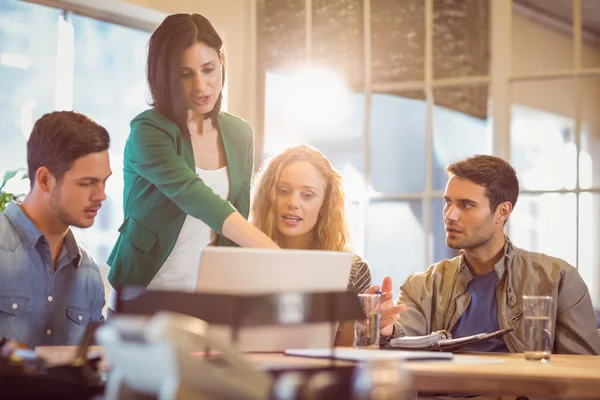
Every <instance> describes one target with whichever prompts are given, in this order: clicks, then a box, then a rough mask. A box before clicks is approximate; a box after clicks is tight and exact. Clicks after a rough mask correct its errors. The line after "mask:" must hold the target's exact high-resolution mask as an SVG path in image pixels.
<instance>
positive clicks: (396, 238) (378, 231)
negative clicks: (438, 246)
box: [366, 200, 426, 297]
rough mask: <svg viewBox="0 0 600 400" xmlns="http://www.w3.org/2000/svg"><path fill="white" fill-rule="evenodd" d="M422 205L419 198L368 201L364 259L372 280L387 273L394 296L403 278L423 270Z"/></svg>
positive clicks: (375, 281)
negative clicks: (416, 199)
mask: <svg viewBox="0 0 600 400" xmlns="http://www.w3.org/2000/svg"><path fill="white" fill-rule="evenodd" d="M424 256H425V243H424V233H423V207H422V202H421V201H420V200H418V201H398V202H390V201H385V202H380V201H377V202H371V203H370V204H369V206H368V211H367V252H366V260H367V263H368V264H369V267H370V268H371V274H372V275H373V283H374V284H381V282H382V281H383V278H385V277H386V276H390V277H391V278H392V283H393V287H394V289H393V292H394V297H396V296H397V295H398V291H399V289H400V286H401V285H402V284H403V283H404V281H405V280H406V278H407V277H408V276H409V275H410V274H412V273H414V272H419V271H424V270H425V267H426V266H425V259H424Z"/></svg>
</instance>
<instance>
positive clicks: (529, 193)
mask: <svg viewBox="0 0 600 400" xmlns="http://www.w3.org/2000/svg"><path fill="white" fill-rule="evenodd" d="M511 3H512V5H513V12H512V14H511V13H510V12H509V9H507V8H506V4H504V2H497V1H481V0H405V1H388V0H369V1H368V2H366V1H363V0H330V1H325V0H266V1H265V2H264V20H263V21H262V26H263V32H262V34H261V36H260V37H261V39H262V43H261V45H262V47H261V48H262V50H263V54H264V62H265V71H264V72H265V74H266V85H265V98H266V101H265V122H264V124H265V126H264V132H265V133H264V135H265V137H264V151H265V155H266V156H269V155H271V154H274V153H278V152H279V151H281V150H283V149H284V148H286V147H288V146H291V145H296V144H301V143H308V144H311V145H314V146H315V147H317V148H318V149H320V150H321V151H323V152H324V153H325V154H326V155H327V156H328V157H329V158H330V159H331V160H332V161H333V163H334V166H336V167H337V168H338V169H339V170H341V171H342V172H343V175H344V179H345V187H346V190H347V197H348V204H349V207H348V208H349V211H348V213H349V215H348V221H349V225H350V229H351V235H352V239H353V246H354V250H355V252H357V253H359V254H361V255H364V256H365V257H366V259H367V261H368V262H369V265H370V266H371V269H372V272H373V277H374V280H375V281H380V280H381V278H383V276H385V275H391V276H392V277H393V279H394V289H395V291H397V288H398V287H399V285H400V284H401V283H402V282H403V280H404V279H405V277H406V276H407V275H408V274H410V273H412V272H415V271H422V270H424V269H425V267H426V266H427V265H430V264H431V263H433V262H436V261H439V260H441V259H443V258H449V257H452V256H453V255H455V254H456V253H455V252H454V251H452V250H450V249H448V248H447V247H446V245H445V242H444V237H445V233H444V226H443V220H442V216H441V212H442V211H441V210H442V201H441V195H442V193H443V190H444V186H445V184H446V182H447V179H446V176H445V173H444V167H445V166H446V165H447V164H448V163H449V162H452V161H455V160H457V159H460V158H463V157H466V156H469V155H473V154H495V155H498V156H500V157H503V158H505V159H510V161H511V163H512V164H513V166H514V167H515V169H516V170H517V173H518V176H519V180H520V183H521V196H520V197H519V201H518V203H517V206H516V208H515V211H514V213H513V215H512V217H511V218H510V220H509V223H508V224H507V227H506V232H507V233H508V234H509V236H510V237H511V238H512V240H513V242H514V243H515V244H516V245H517V246H520V247H523V248H526V249H529V250H532V251H538V252H543V253H546V254H549V255H552V256H556V257H560V258H563V259H565V260H566V261H568V262H569V263H571V264H572V265H574V266H576V267H577V268H578V269H579V271H580V273H581V275H582V277H583V278H584V280H585V281H586V283H587V285H588V287H589V288H590V291H591V294H592V297H593V299H594V301H595V302H597V303H598V304H599V305H600V247H599V246H598V243H600V203H599V201H600V120H599V119H598V113H597V110H598V107H600V31H599V30H598V26H597V23H596V20H595V19H594V17H593V16H594V15H598V14H599V13H600V4H598V2H597V1H596V0H582V1H581V2H570V1H568V0H565V1H562V2H546V1H536V2H535V7H536V8H535V9H533V8H532V6H531V3H533V2H531V1H529V0H511ZM565 3H568V5H567V6H565ZM366 4H368V7H366V6H365V5H366ZM571 4H572V5H573V7H571ZM578 4H581V7H582V9H581V10H578V9H576V7H577V5H578ZM574 7H575V8H574ZM578 13H580V15H581V18H575V19H576V20H579V21H581V26H573V23H572V21H573V19H574V18H573V16H574V15H576V14H578ZM491 19H495V20H496V22H497V23H496V24H495V25H494V26H498V27H503V28H501V29H499V30H497V31H492V29H491V27H492V24H491V23H490V20H491ZM426 21H428V22H429V23H426ZM564 21H567V23H565V22H564ZM568 21H571V22H568ZM507 22H508V23H507ZM549 22H550V23H549ZM259 26H261V25H260V23H259ZM427 27H430V28H427ZM509 27H511V28H512V35H511V32H507V31H508V29H509ZM426 29H431V31H430V32H426ZM576 32H580V33H581V34H575V33H576ZM511 36H512V37H511ZM577 38H581V41H580V42H576V40H577ZM509 41H512V46H509V44H510V43H508V42H509ZM504 49H512V54H511V53H504ZM493 54H497V55H498V56H497V57H496V58H494V57H493ZM494 66H495V68H494ZM511 66H512V68H511ZM303 68H304V71H308V70H310V71H314V70H315V69H316V70H319V69H322V70H326V71H327V74H329V75H328V76H329V78H327V79H326V80H325V81H324V83H323V84H321V83H315V82H312V86H311V85H306V84H302V85H301V87H302V88H303V89H304V90H306V92H307V93H308V94H307V95H305V97H304V98H305V101H304V102H300V103H295V109H294V115H295V117H294V118H291V117H290V116H289V115H287V114H286V113H287V112H288V109H287V107H286V104H283V103H282V102H281V101H280V99H282V98H285V96H286V95H292V94H293V93H294V92H293V91H292V90H290V88H291V87H293V86H294V83H295V82H296V83H297V82H299V81H302V79H305V77H306V75H302V72H300V73H299V72H298V71H299V70H300V71H302V69H303ZM494 71H498V72H494ZM507 71H511V73H512V76H509V75H503V74H505V73H508V72H507ZM299 74H300V76H301V77H303V78H302V79H300V80H298V76H299ZM336 80H337V81H338V82H341V84H340V83H336V84H335V85H331V83H332V82H333V81H336ZM494 82H495V83H494ZM490 83H492V84H496V85H497V86H496V88H500V87H502V86H503V87H504V89H506V91H505V92H503V91H502V90H497V91H496V92H495V94H492V93H491V91H490ZM498 83H499V86H498ZM335 93H338V94H337V95H336V94H335ZM340 93H343V94H342V95H340ZM316 104H318V106H315V105H316ZM311 107H314V108H311ZM495 110H499V111H497V115H494V114H493V112H494V111H495ZM504 110H506V112H504ZM340 116H343V117H340ZM317 117H319V118H321V119H322V120H318V118H317ZM348 191H350V193H348Z"/></svg>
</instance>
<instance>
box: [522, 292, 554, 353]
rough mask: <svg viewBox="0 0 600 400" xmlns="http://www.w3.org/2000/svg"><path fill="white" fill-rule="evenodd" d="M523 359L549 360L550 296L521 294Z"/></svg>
mask: <svg viewBox="0 0 600 400" xmlns="http://www.w3.org/2000/svg"><path fill="white" fill-rule="evenodd" d="M523 319H524V320H525V359H526V360H533V361H547V360H550V354H551V353H552V297H551V296H523Z"/></svg>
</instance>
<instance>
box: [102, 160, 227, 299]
mask: <svg viewBox="0 0 600 400" xmlns="http://www.w3.org/2000/svg"><path fill="white" fill-rule="evenodd" d="M196 174H197V175H198V177H199V178H200V179H202V181H204V184H205V185H206V186H208V187H209V188H211V189H212V191H213V192H215V194H216V195H218V196H220V197H221V198H222V199H227V198H228V197H229V173H228V170H227V167H223V168H219V169H214V170H204V169H200V168H196ZM216 236H217V234H216V232H214V231H213V230H212V229H210V227H209V226H208V225H206V224H205V223H204V222H203V221H201V220H199V219H197V218H194V217H192V216H190V215H187V216H186V217H185V221H184V223H183V226H182V227H181V231H180V232H179V236H178V237H177V241H176V242H175V246H174V247H173V250H172V251H171V254H170V255H169V257H168V258H167V259H166V261H165V263H164V264H163V265H162V267H161V268H160V269H159V270H158V273H157V274H156V275H155V276H154V278H153V279H152V281H150V284H148V288H149V289H153V290H178V291H194V290H195V288H196V278H197V276H198V267H199V263H200V253H201V251H202V248H203V247H205V246H206V245H208V244H210V243H212V242H214V241H215V239H216ZM129 289H130V291H129V292H127V291H126V293H122V296H123V298H124V299H128V298H130V297H136V296H137V295H139V294H140V293H141V292H143V289H139V288H129ZM116 302H117V293H116V292H115V290H114V289H112V290H111V292H110V296H109V300H108V306H109V307H110V308H111V309H113V310H115V308H116Z"/></svg>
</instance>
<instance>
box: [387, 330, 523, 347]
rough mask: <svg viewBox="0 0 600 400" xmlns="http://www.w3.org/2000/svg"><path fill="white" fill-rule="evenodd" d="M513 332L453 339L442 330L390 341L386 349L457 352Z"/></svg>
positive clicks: (448, 333)
mask: <svg viewBox="0 0 600 400" xmlns="http://www.w3.org/2000/svg"><path fill="white" fill-rule="evenodd" d="M512 331H513V329H512V328H508V329H501V330H499V331H496V332H492V333H480V334H477V335H472V336H465V337H460V338H455V339H453V338H452V334H451V333H450V332H448V331H445V330H442V331H437V332H433V333H431V334H429V335H426V336H405V337H401V338H394V339H391V340H390V342H389V344H387V345H386V346H385V348H386V349H388V350H395V349H402V350H424V351H430V350H436V351H445V352H448V351H456V350H460V349H461V348H463V347H464V346H466V345H468V344H473V343H478V342H482V341H485V340H489V339H491V338H495V337H502V336H504V335H506V334H507V333H510V332H512Z"/></svg>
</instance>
